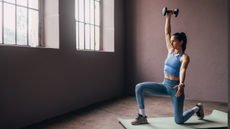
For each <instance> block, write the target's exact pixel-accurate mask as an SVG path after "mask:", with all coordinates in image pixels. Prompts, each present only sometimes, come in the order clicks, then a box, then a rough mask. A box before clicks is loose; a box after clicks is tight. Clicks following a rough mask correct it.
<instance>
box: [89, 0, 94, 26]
mask: <svg viewBox="0 0 230 129" xmlns="http://www.w3.org/2000/svg"><path fill="white" fill-rule="evenodd" d="M90 23H91V24H94V0H90Z"/></svg>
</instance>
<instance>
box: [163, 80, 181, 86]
mask: <svg viewBox="0 0 230 129" xmlns="http://www.w3.org/2000/svg"><path fill="white" fill-rule="evenodd" d="M179 83H180V81H179V80H178V81H177V80H170V79H168V78H164V81H163V84H165V85H168V86H175V85H178V84H179Z"/></svg>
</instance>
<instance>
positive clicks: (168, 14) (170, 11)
mask: <svg viewBox="0 0 230 129" xmlns="http://www.w3.org/2000/svg"><path fill="white" fill-rule="evenodd" d="M173 13H174V10H173V9H172V10H168V13H167V16H169V17H170V16H171V15H172V14H173Z"/></svg>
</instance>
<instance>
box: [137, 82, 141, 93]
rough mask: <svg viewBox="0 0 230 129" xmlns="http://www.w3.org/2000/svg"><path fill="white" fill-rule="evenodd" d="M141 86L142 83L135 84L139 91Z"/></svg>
mask: <svg viewBox="0 0 230 129" xmlns="http://www.w3.org/2000/svg"><path fill="white" fill-rule="evenodd" d="M141 87H142V83H139V84H137V85H136V91H139V90H140V89H141Z"/></svg>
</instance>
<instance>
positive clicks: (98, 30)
mask: <svg viewBox="0 0 230 129" xmlns="http://www.w3.org/2000/svg"><path fill="white" fill-rule="evenodd" d="M95 42H96V44H95V45H96V46H95V50H100V28H99V27H95Z"/></svg>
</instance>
